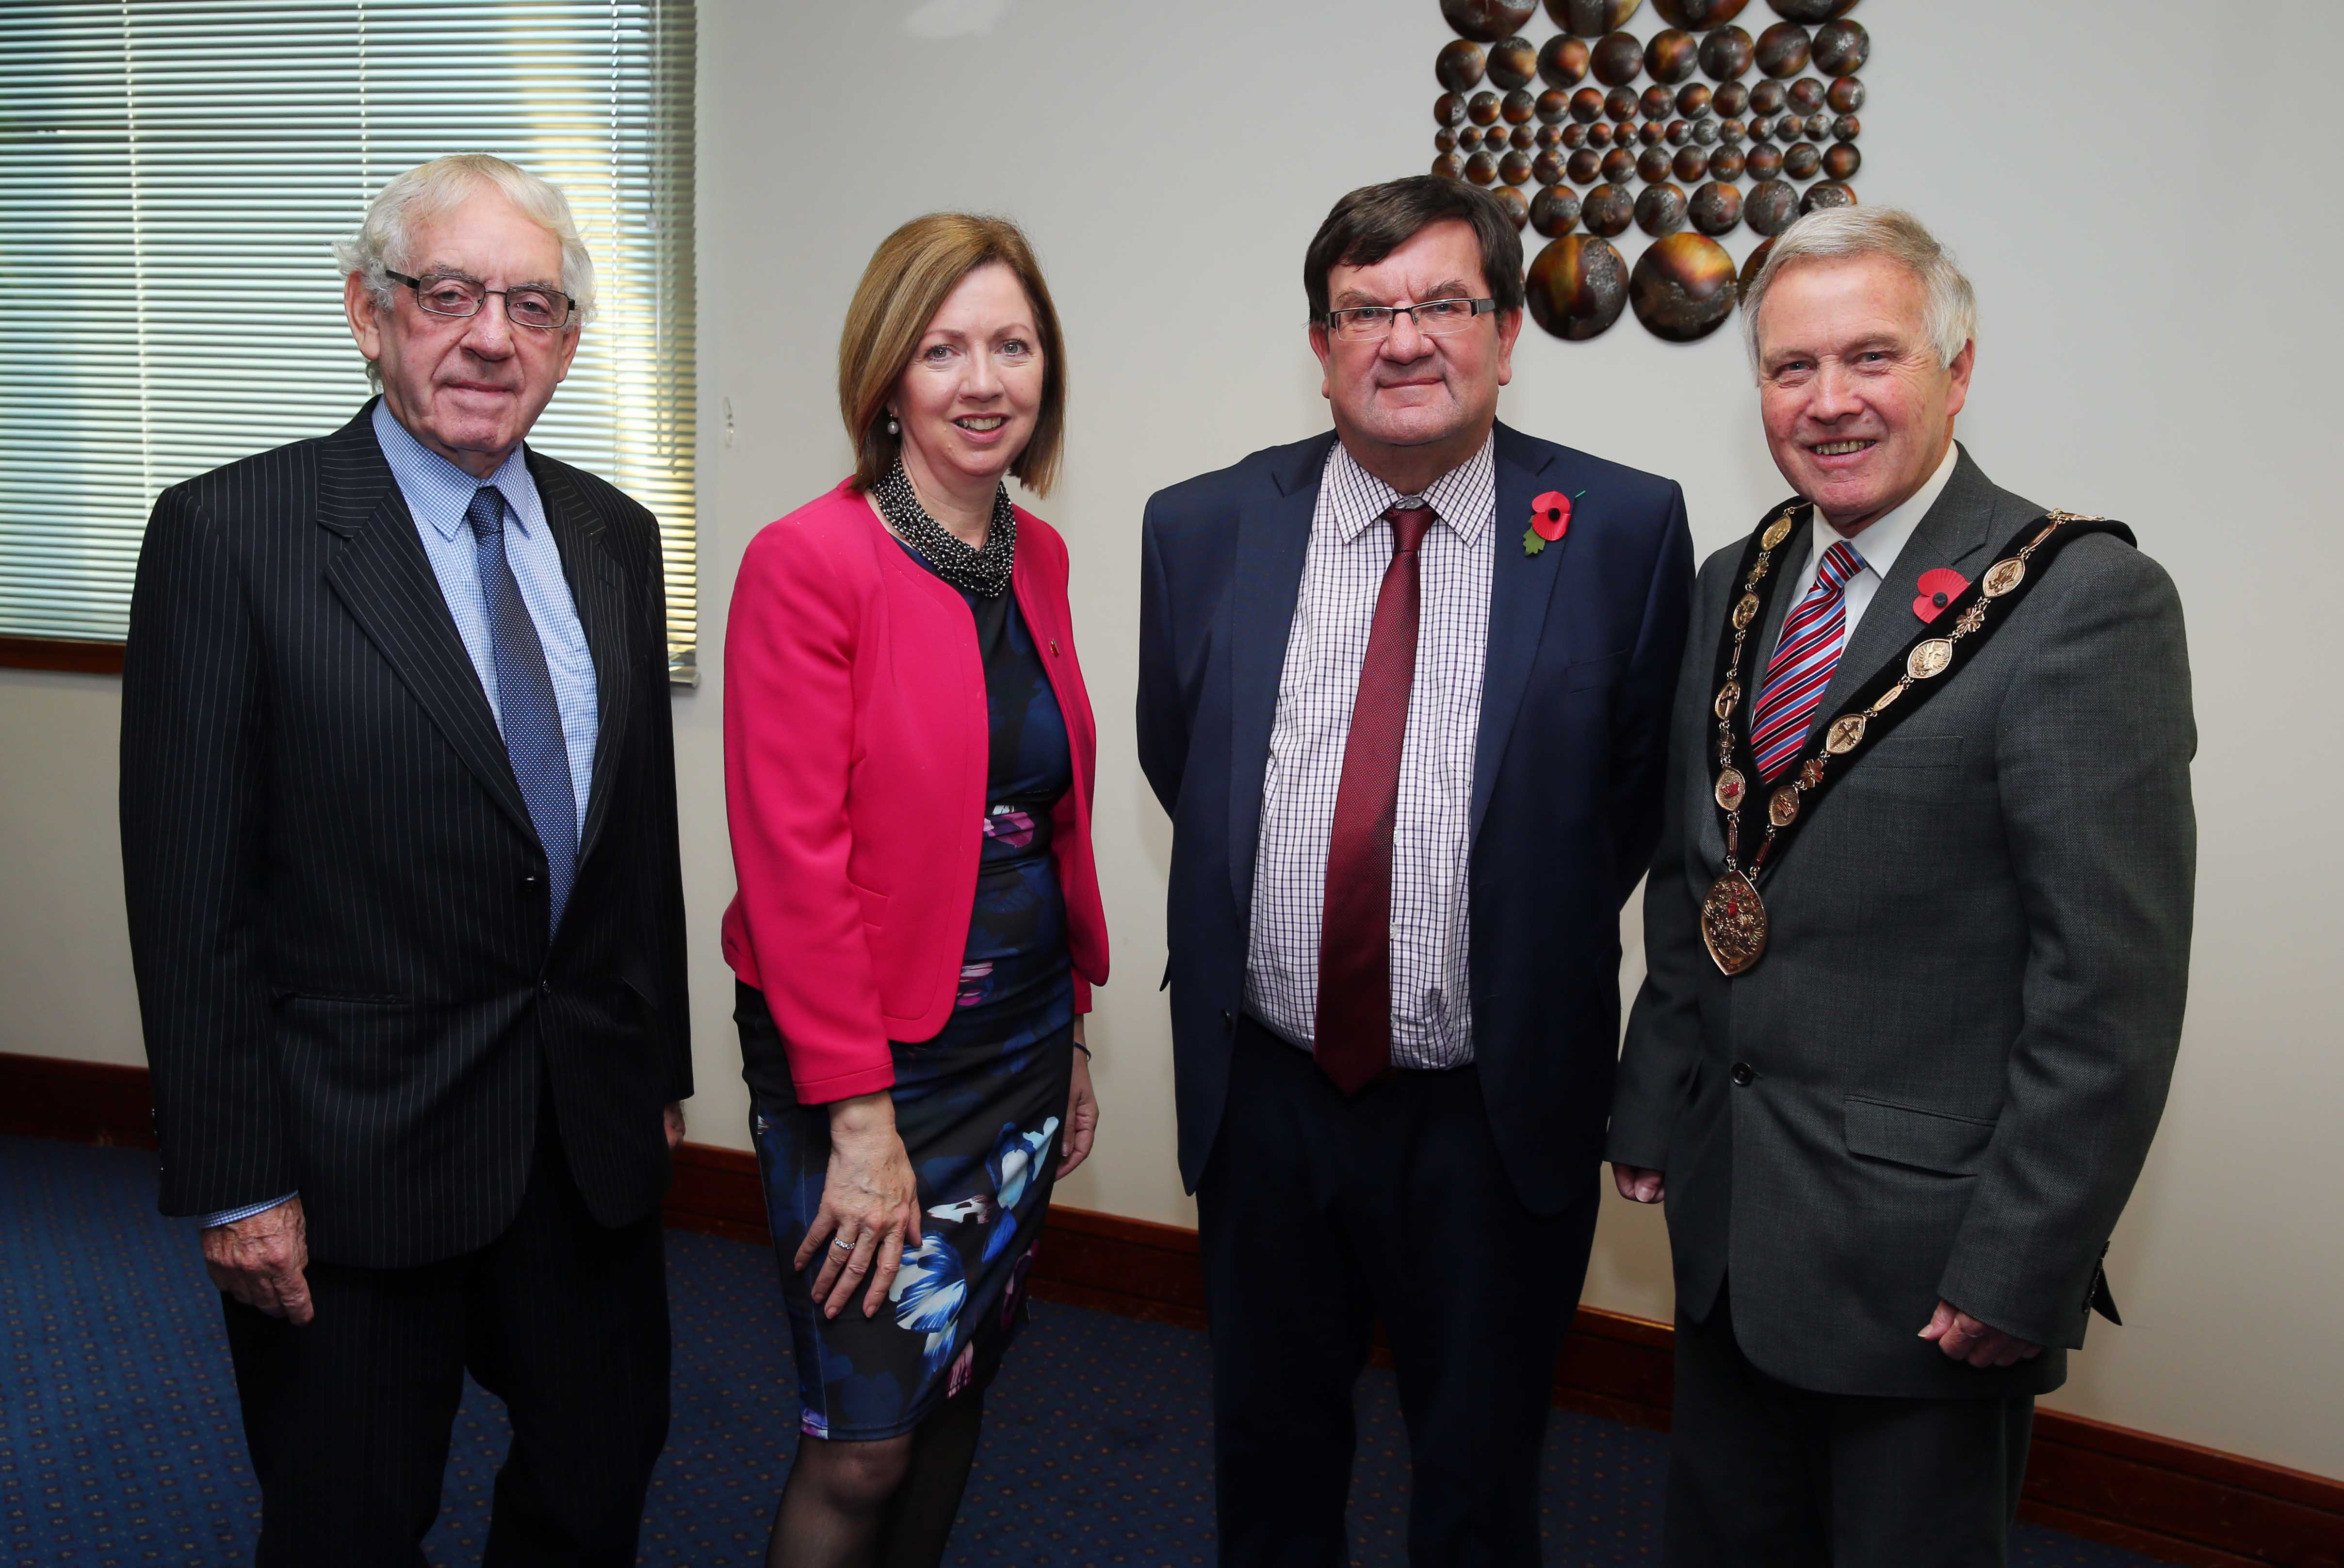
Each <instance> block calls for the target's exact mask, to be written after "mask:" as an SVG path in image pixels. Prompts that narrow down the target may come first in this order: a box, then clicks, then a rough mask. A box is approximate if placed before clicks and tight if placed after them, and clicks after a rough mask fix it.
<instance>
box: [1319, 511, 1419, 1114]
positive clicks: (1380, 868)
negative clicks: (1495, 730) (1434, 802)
mask: <svg viewBox="0 0 2344 1568" xmlns="http://www.w3.org/2000/svg"><path fill="white" fill-rule="evenodd" d="M1384 517H1385V519H1386V520H1387V521H1389V522H1390V524H1391V525H1392V558H1391V564H1390V565H1389V566H1388V567H1386V568H1384V582H1383V586H1382V587H1381V588H1379V589H1378V590H1377V591H1376V618H1375V622H1374V623H1373V625H1371V626H1370V627H1369V631H1368V656H1367V659H1366V661H1365V662H1364V663H1361V664H1360V666H1359V696H1358V697H1357V699H1356V700H1354V701H1353V703H1351V733H1350V735H1349V739H1347V740H1346V741H1345V742H1344V744H1343V778H1342V783H1341V784H1339V785H1337V786H1336V790H1335V827H1334V833H1333V835H1331V836H1330V837H1329V841H1328V845H1327V905H1326V912H1325V919H1324V921H1323V922H1322V923H1321V925H1320V926H1319V931H1318V1020H1317V1022H1318V1027H1317V1030H1316V1044H1315V1045H1314V1047H1313V1048H1312V1054H1313V1055H1314V1056H1316V1057H1318V1067H1319V1069H1320V1070H1321V1071H1323V1072H1324V1073H1325V1074H1326V1075H1327V1076H1328V1077H1330V1078H1332V1079H1333V1080H1334V1081H1335V1087H1338V1088H1339V1089H1341V1090H1342V1091H1343V1092H1344V1093H1345V1094H1347V1095H1353V1094H1357V1093H1359V1091H1360V1090H1361V1089H1363V1088H1365V1087H1368V1085H1369V1084H1370V1083H1373V1082H1374V1081H1375V1080H1376V1079H1377V1078H1378V1077H1380V1076H1381V1075H1382V1074H1383V1073H1384V1071H1385V1070H1386V1069H1388V1068H1389V1067H1390V1066H1391V869H1392V819H1393V817H1394V816H1395V815H1396V814H1398V810H1399V756H1400V748H1401V746H1402V744H1404V743H1405V742H1406V741H1407V739H1408V693H1409V686H1410V685H1411V684H1413V683H1414V682H1415V680H1416V622H1417V606H1418V603H1419V602H1420V599H1421V597H1422V590H1421V585H1420V572H1419V570H1418V560H1419V554H1418V552H1419V551H1420V549H1421V547H1422V546H1423V543H1424V532H1425V530H1426V529H1428V528H1430V527H1431V526H1432V509H1431V508H1430V507H1423V506H1419V507H1409V508H1406V509H1402V508H1399V507H1394V508H1392V509H1391V510H1390V511H1387V512H1385V513H1384Z"/></svg>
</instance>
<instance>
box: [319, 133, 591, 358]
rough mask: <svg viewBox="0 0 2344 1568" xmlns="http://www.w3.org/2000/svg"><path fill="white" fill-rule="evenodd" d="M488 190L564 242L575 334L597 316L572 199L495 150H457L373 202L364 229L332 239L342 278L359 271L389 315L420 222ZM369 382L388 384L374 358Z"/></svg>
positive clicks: (565, 284) (564, 282) (564, 281)
mask: <svg viewBox="0 0 2344 1568" xmlns="http://www.w3.org/2000/svg"><path fill="white" fill-rule="evenodd" d="M483 188H490V189H494V190H496V191H498V192H500V194H501V195H502V196H503V197H504V198H505V199H506V200H507V201H510V202H511V203H512V204H513V207H515V208H516V209H518V210H519V211H520V215H521V216H522V217H526V218H528V219H529V220H530V222H531V223H534V224H536V225H537V226H538V227H539V228H542V229H544V230H545V231H546V232H547V233H548V234H551V236H553V238H555V239H556V240H558V241H560V242H561V291H562V292H563V293H565V294H567V295H569V296H570V297H571V298H572V299H574V300H576V301H577V304H578V309H577V311H576V314H575V315H574V316H573V317H572V318H571V329H572V330H575V329H577V328H579V327H582V326H584V325H585V324H586V322H587V321H588V320H590V319H592V317H593V314H594V258H592V257H591V256H589V255H587V254H586V242H585V241H584V240H582V239H581V238H578V223H577V220H576V219H575V218H573V217H571V215H570V198H569V197H565V196H563V195H562V194H561V187H558V186H555V185H553V184H551V182H549V181H547V180H544V179H541V178H540V177H538V176H536V175H533V174H531V173H530V172H529V171H528V170H527V169H524V168H522V167H520V166H519V165H517V164H510V163H507V162H506V161H505V160H504V159H503V158H500V157H496V156H495V155H494V154H492V153H451V154H450V155H449V156H448V157H437V158H433V159H432V160H431V161H430V162H429V163H427V164H419V165H417V166H416V167H413V168H411V169H409V170H408V171H407V172H406V173H405V174H402V175H399V176H398V177H396V178H394V179H393V180H392V181H391V182H390V183H389V185H386V186H384V187H382V189H381V190H380V191H379V192H377V193H376V195H375V198H374V200H373V201H372V202H370V203H369V204H368V207H367V211H366V217H365V219H364V220H363V221H362V222H360V223H359V228H358V232H357V233H355V234H353V235H351V236H350V237H349V238H347V239H338V240H336V241H335V242H334V259H335V260H336V261H337V262H338V263H340V265H341V268H342V275H343V276H344V277H349V276H350V275H351V274H353V273H355V274H357V275H358V276H359V277H360V278H364V279H365V280H366V288H367V291H368V292H369V293H370V294H372V295H373V296H374V298H375V303H376V304H378V305H379V306H380V307H381V308H382V309H385V310H388V309H390V305H391V295H392V292H393V286H392V284H391V280H390V273H391V272H392V271H394V270H396V271H399V272H410V271H412V270H414V268H413V266H412V265H411V264H412V262H413V261H414V259H415V258H414V256H413V254H412V242H413V238H414V234H415V230H416V228H417V226H418V225H420V224H424V223H428V222H429V221H430V220H431V219H433V218H435V217H439V216H440V214H442V213H445V212H448V211H450V210H451V209H453V208H455V207H460V206H461V205H463V203H464V202H465V200H466V199H468V198H469V197H472V196H474V195H475V194H477V193H478V192H480V190H481V189H483ZM367 379H368V380H369V381H371V382H373V383H374V384H375V385H376V386H377V387H380V386H381V385H382V377H381V374H380V372H379V370H378V369H377V368H376V367H375V364H374V362H373V361H372V360H369V361H368V363H367Z"/></svg>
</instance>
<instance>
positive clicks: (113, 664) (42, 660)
mask: <svg viewBox="0 0 2344 1568" xmlns="http://www.w3.org/2000/svg"><path fill="white" fill-rule="evenodd" d="M0 670H71V671H73V672H75V673H78V674H83V675H119V674H120V673H122V644H121V643H119V642H74V641H72V640H70V639H67V638H64V637H0Z"/></svg>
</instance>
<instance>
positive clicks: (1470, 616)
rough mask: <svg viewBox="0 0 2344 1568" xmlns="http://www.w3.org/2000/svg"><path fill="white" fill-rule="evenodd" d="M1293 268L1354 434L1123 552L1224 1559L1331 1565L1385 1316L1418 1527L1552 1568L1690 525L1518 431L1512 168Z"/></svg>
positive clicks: (1192, 503)
mask: <svg viewBox="0 0 2344 1568" xmlns="http://www.w3.org/2000/svg"><path fill="white" fill-rule="evenodd" d="M1303 279H1304V284H1305V287H1306V288H1307V290H1308V295H1309V299H1310V328H1309V332H1310V346H1311V349H1313V351H1314V352H1316V353H1317V354H1318V359H1319V363H1320V364H1321V366H1322V367H1323V368H1324V369H1325V377H1326V379H1325V383H1324V386H1323V391H1324V393H1325V395H1326V397H1327V400H1328V402H1329V405H1330V406H1331V408H1332V410H1333V412H1334V420H1335V429H1334V431H1333V432H1332V433H1331V434H1325V435H1319V436H1317V437H1314V438H1312V439H1311V440H1306V441H1301V442H1298V443H1296V444H1295V445H1292V446H1285V447H1274V448H1271V449H1269V450H1265V451H1258V452H1256V453H1254V454H1253V455H1252V456H1250V457H1248V458H1247V459H1245V460H1243V461H1241V462H1239V463H1238V464H1237V465H1236V466H1235V467H1233V468H1228V469H1224V470H1221V471H1219V472H1217V473H1211V474H1207V475H1204V476H1203V477H1201V478H1198V479H1194V480H1190V481H1187V482H1186V483H1184V484H1179V485H1176V486H1174V487H1172V488H1171V489H1169V490H1167V491H1162V492H1160V493H1158V494H1157V496H1155V497H1154V498H1153V499H1152V500H1151V501H1149V502H1148V506H1147V525H1146V535H1145V541H1144V543H1143V546H1142V551H1143V560H1144V565H1143V572H1144V581H1143V583H1142V589H1141V621H1140V677H1139V714H1138V717H1139V751H1140V764H1141V766H1142V767H1143V768H1144V769H1145V770H1146V771H1147V778H1148V782H1149V784H1151V785H1152V786H1153V787H1154V789H1155V791H1156V795H1157V799H1158V800H1159V801H1160V802H1162V803H1163V805H1164V809H1165V810H1166V812H1167V813H1168V814H1170V815H1171V818H1172V821H1173V824H1174V839H1173V852H1172V875H1171V889H1170V897H1169V905H1170V907H1169V911H1168V915H1169V919H1168V923H1167V930H1168V933H1169V946H1170V949H1171V955H1170V964H1169V966H1168V967H1167V972H1166V981H1167V985H1168V986H1170V988H1171V993H1172V1022H1173V1039H1174V1047H1175V1060H1176V1063H1177V1080H1178V1096H1179V1110H1180V1164H1181V1174H1182V1176H1183V1177H1184V1179H1186V1180H1187V1184H1188V1186H1189V1187H1190V1189H1192V1190H1194V1191H1195V1192H1196V1194H1197V1211H1198V1219H1199V1223H1200V1233H1201V1240H1202V1246H1203V1258H1204V1269H1205V1284H1206V1293H1207V1310H1208V1312H1209V1314H1210V1318H1211V1323H1212V1342H1213V1401H1214V1440H1215V1445H1216V1450H1217V1473H1218V1492H1219V1503H1218V1508H1219V1522H1220V1538H1221V1555H1222V1561H1223V1562H1225V1563H1342V1562H1345V1561H1347V1560H1348V1558H1347V1555H1346V1552H1345V1541H1344V1530H1343V1514H1344V1502H1345V1493H1346V1492H1347V1491H1348V1489H1349V1472H1350V1460H1351V1450H1352V1445H1353V1430H1352V1420H1351V1399H1352V1385H1353V1383H1354V1382H1355V1381H1356V1380H1357V1378H1358V1375H1359V1369H1360V1367H1361V1366H1362V1365H1363V1364H1364V1363H1365V1361H1366V1360H1367V1355H1368V1350H1369V1336H1370V1331H1371V1325H1372V1324H1373V1322H1374V1321H1375V1320H1381V1321H1382V1323H1383V1326H1384V1331H1385V1335H1386V1338H1387V1339H1388V1340H1389V1343H1390V1345H1391V1349H1392V1352H1393V1358H1394V1361H1395V1362H1396V1363H1397V1366H1398V1369H1399V1391H1400V1401H1401V1408H1402V1410H1403V1411H1404V1413H1405V1415H1406V1417H1407V1420H1408V1427H1409V1442H1410V1445H1411V1448H1412V1451H1413V1455H1414V1468H1415V1487H1414V1493H1413V1496H1414V1504H1413V1508H1414V1512H1413V1515H1412V1518H1411V1520H1410V1522H1409V1552H1410V1556H1411V1558H1412V1559H1413V1560H1414V1561H1416V1562H1419V1563H1427V1562H1440V1563H1525V1564H1528V1563H1536V1562H1537V1561H1538V1559H1539V1553H1538V1525H1537V1502H1538V1485H1537V1480H1538V1452H1539V1443H1540V1438H1541V1433H1542V1431H1543V1430H1544V1426H1545V1419H1546V1411H1547V1409H1548V1404H1549V1397H1550V1388H1551V1380H1552V1370H1553V1365H1554V1358H1555V1355H1556V1352H1557V1351H1558V1350H1559V1349H1560V1346H1561V1339H1562V1333H1563V1330H1564V1327H1565V1325H1566V1323H1567V1321H1568V1320H1569V1318H1570V1316H1571V1310H1572V1308H1573V1306H1574V1304H1575V1303H1576V1301H1577V1300H1578V1297H1579V1290H1580V1285H1581V1280H1583V1278H1584V1276H1585V1273H1586V1268H1587V1252H1588V1247H1589V1244H1590V1241H1591V1239H1592V1237H1593V1234H1594V1229H1595V1214H1596V1177H1597V1173H1598V1171H1599V1169H1600V1165H1599V1156H1600V1152H1601V1145H1602V1138H1603V1129H1604V1120H1605V1117H1606V1115H1607V1111H1608V1108H1609V1104H1610V1099H1611V1077H1612V1069H1613V1065H1614V1062H1615V1059H1616V1057H1617V1047H1618V1043H1619V962H1620V944H1619V915H1620V907H1621V905H1622V902H1623V901H1624V900H1625V899H1626V898H1627V895H1628V894H1629V892H1630V891H1631V890H1632V888H1633V887H1634V886H1635V885H1636V882H1637V880H1638V878H1640V877H1641V876H1642V875H1643V872H1644V866H1645V863H1646V861H1647V860H1648V859H1649V858H1650V856H1651V855H1652V846H1653V843H1654V840H1655V838H1656V836H1657V835H1658V833H1659V830H1660V812H1661V781H1662V771H1663V764H1664V761H1665V753H1666V749H1667V718H1668V704H1669V697H1670V693H1671V688H1672V685H1673V683H1674V681H1675V673H1676V665H1677V661H1678V657H1679V655H1680V653H1681V652H1682V647H1683V642H1684V636H1685V621H1686V612H1687V603H1688V592H1689V588H1690V583H1691V581H1692V541H1691V538H1690V536H1689V534H1688V532H1687V530H1686V526H1685V511H1684V501H1683V497H1682V493H1681V492H1680V491H1679V490H1678V488H1677V486H1676V485H1674V484H1672V483H1671V482H1670V481H1666V480H1662V479H1656V478H1654V477H1652V475H1650V474H1643V473H1638V472H1636V471H1634V470H1631V469H1626V468H1622V467H1621V466H1619V465H1618V464H1616V463H1610V462H1605V461H1604V460H1601V459H1600V458H1594V457H1590V456H1588V455H1587V454H1586V453H1583V452H1578V451H1573V450H1570V449H1568V448H1565V447H1560V446H1555V445H1552V444H1551V443H1549V442H1546V441H1541V440H1535V439H1533V438H1531V437H1529V436H1525V435H1522V434H1521V433H1520V432H1518V431H1515V430H1509V429H1507V428H1506V427H1504V426H1502V425H1500V424H1498V423H1497V418H1496V416H1497V403H1498V389H1499V388H1500V387H1501V386H1503V385H1505V384H1506V382H1507V381H1508V380H1509V379H1510V378H1511V373H1512V368H1511V360H1512V352H1513V346H1514V340H1515V339H1516V337H1517V336H1518V335H1519V334H1520V332H1521V321H1522V281H1521V279H1522V259H1521V242H1520V240H1519V239H1518V238H1516V236H1515V232H1514V228H1513V226H1512V224H1511V223H1510V221H1509V220H1508V219H1507V217H1506V216H1505V214H1504V212H1503V210H1502V209H1501V208H1500V207H1499V206H1498V205H1497V204H1496V203H1495V202H1494V201H1492V200H1491V199H1490V197H1487V196H1485V195H1483V194H1482V193H1480V192H1479V191H1477V190H1475V189H1473V188H1472V187H1470V186H1465V185H1461V184H1459V183H1457V182H1455V181H1450V180H1442V179H1437V178H1430V177H1420V178H1413V179H1402V180H1395V181H1393V182H1391V183H1389V184H1387V185H1379V186H1371V187H1366V188H1364V189H1361V190H1356V191H1353V192H1352V193H1351V194H1350V195H1349V196H1347V197H1343V199H1342V200H1341V201H1339V202H1338V203H1336V205H1335V208H1334V210H1333V211H1332V212H1331V213H1330V214H1329V216H1328V218H1327V221H1326V223H1325V224H1324V225H1323V226H1321V228H1319V230H1318V237H1317V238H1315V239H1313V240H1312V241H1311V244H1310V249H1309V252H1308V256H1307V258H1305V261H1304V264H1303Z"/></svg>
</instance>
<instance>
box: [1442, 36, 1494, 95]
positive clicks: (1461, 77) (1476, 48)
mask: <svg viewBox="0 0 2344 1568" xmlns="http://www.w3.org/2000/svg"><path fill="white" fill-rule="evenodd" d="M1482 63H1483V62H1482V55H1481V46H1480V45H1479V44H1469V43H1467V42H1466V41H1465V40H1464V39H1462V38H1452V39H1450V41H1449V42H1448V43H1446V44H1443V45H1442V46H1440V55H1439V56H1437V57H1436V58H1435V59H1434V60H1433V62H1432V74H1433V75H1434V76H1438V77H1439V78H1440V85H1441V86H1444V87H1446V88H1448V89H1449V90H1450V92H1452V93H1464V92H1470V91H1471V90H1472V89H1473V88H1475V87H1478V86H1480V85H1481V71H1482Z"/></svg>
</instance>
